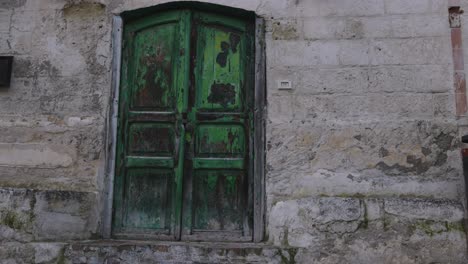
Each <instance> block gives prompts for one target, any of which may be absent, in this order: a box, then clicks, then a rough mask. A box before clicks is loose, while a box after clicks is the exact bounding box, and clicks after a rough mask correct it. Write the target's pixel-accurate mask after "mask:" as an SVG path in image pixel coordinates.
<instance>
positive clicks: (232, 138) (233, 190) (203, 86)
mask: <svg viewBox="0 0 468 264" xmlns="http://www.w3.org/2000/svg"><path fill="white" fill-rule="evenodd" d="M247 31H248V28H247V23H244V22H243V21H241V20H235V19H227V18H225V17H221V16H216V15H211V14H205V13H197V14H195V15H194V23H193V27H192V36H196V37H195V39H194V38H192V41H193V43H192V52H193V54H194V57H193V60H192V68H193V69H194V73H193V78H192V89H191V91H190V92H191V94H190V95H189V96H190V98H194V100H193V99H192V101H190V102H191V103H189V109H188V117H189V123H190V124H191V126H192V127H193V129H192V130H191V132H189V135H190V136H189V138H191V139H193V140H191V142H190V143H189V144H188V145H187V149H189V150H190V151H189V153H188V155H187V157H188V160H186V166H185V168H186V170H190V171H186V173H185V177H186V178H185V179H184V181H185V182H186V183H185V184H186V185H185V186H186V187H185V189H186V195H185V200H184V228H183V234H182V238H183V239H186V240H229V241H248V240H251V239H252V233H251V226H252V217H251V211H250V210H249V209H248V208H249V207H251V206H250V204H249V199H248V196H249V192H250V191H249V184H248V182H249V178H250V177H251V176H252V175H251V173H250V167H251V166H250V160H249V157H250V155H249V150H250V145H249V141H250V129H251V126H250V123H249V120H250V113H252V110H253V109H252V108H251V105H252V103H251V102H250V100H251V99H252V97H250V96H248V95H249V93H248V92H247V89H252V88H253V86H250V84H247V83H246V82H247V80H248V78H250V74H251V73H250V72H248V71H249V67H247V65H246V64H247V62H248V61H249V60H250V56H249V54H248V53H247V49H248V47H250V43H249V40H248V38H247V35H248V32H247ZM190 98H189V99H190Z"/></svg>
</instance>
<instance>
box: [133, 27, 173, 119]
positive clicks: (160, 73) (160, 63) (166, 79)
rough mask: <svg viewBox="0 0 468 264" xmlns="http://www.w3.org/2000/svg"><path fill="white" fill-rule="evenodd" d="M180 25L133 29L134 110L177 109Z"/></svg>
mask: <svg viewBox="0 0 468 264" xmlns="http://www.w3.org/2000/svg"><path fill="white" fill-rule="evenodd" d="M177 29H178V26H177V24H176V23H170V24H163V25H159V26H155V27H150V28H146V29H143V30H141V31H136V32H135V33H134V36H133V38H134V40H133V41H134V44H133V45H134V47H133V48H134V57H133V65H135V67H134V71H133V72H132V76H133V77H134V79H133V87H134V90H133V94H132V100H131V102H132V103H131V107H130V108H131V109H132V110H134V109H151V110H157V111H163V110H165V111H168V110H174V109H175V102H176V100H175V98H176V96H175V89H174V87H173V65H174V63H175V61H174V53H175V50H176V48H177V46H176V45H174V44H175V40H176V39H175V37H176V30H177Z"/></svg>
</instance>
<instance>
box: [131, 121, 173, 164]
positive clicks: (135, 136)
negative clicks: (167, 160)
mask: <svg viewBox="0 0 468 264" xmlns="http://www.w3.org/2000/svg"><path fill="white" fill-rule="evenodd" d="M175 132H176V131H175V127H174V124H170V123H131V124H130V129H129V137H128V140H129V142H128V154H129V155H137V156H165V157H166V156H169V157H171V156H172V155H173V153H174V148H175V138H176V133H175Z"/></svg>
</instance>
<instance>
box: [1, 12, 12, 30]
mask: <svg viewBox="0 0 468 264" xmlns="http://www.w3.org/2000/svg"><path fill="white" fill-rule="evenodd" d="M12 13H13V10H11V9H1V8H0V32H1V33H8V32H9V31H10V20H11V14H12Z"/></svg>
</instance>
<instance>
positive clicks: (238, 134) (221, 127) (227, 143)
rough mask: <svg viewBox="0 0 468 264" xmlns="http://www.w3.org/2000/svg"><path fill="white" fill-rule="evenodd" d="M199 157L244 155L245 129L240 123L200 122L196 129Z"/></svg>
mask: <svg viewBox="0 0 468 264" xmlns="http://www.w3.org/2000/svg"><path fill="white" fill-rule="evenodd" d="M195 138H196V140H197V141H196V142H195V144H196V145H195V146H196V147H195V152H196V154H197V157H202V156H204V155H206V156H207V157H243V155H244V154H245V139H246V137H245V130H244V127H243V126H242V125H238V124H234V125H233V124H216V123H215V124H207V123H204V124H200V125H199V126H198V129H197V131H196V137H195Z"/></svg>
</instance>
